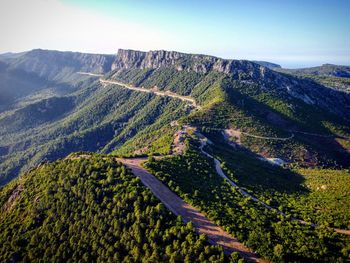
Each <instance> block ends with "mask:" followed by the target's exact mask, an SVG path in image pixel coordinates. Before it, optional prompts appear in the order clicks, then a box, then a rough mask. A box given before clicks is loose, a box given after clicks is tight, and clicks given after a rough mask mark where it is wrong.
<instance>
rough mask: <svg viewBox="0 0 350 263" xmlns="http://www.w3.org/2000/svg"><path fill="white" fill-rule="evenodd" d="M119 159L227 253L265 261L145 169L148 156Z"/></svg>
mask: <svg viewBox="0 0 350 263" xmlns="http://www.w3.org/2000/svg"><path fill="white" fill-rule="evenodd" d="M117 160H118V161H119V162H121V163H123V164H124V165H126V166H127V167H129V168H130V169H131V170H132V172H133V173H134V174H135V175H136V176H138V177H139V178H140V180H141V181H142V183H143V184H144V185H145V186H146V187H148V188H149V189H150V190H151V191H152V193H153V194H154V195H155V196H156V197H157V198H158V199H159V200H160V201H161V202H162V203H163V204H164V205H165V206H166V207H167V208H168V209H169V210H170V211H172V212H173V213H174V214H175V215H180V216H181V217H182V219H183V221H184V222H186V223H187V222H190V221H191V222H192V223H193V225H194V227H195V229H196V231H197V232H198V233H199V234H205V235H206V236H207V238H208V241H209V243H211V244H213V245H220V246H222V247H223V248H224V251H225V253H226V254H231V253H232V252H238V253H239V254H240V255H241V257H242V258H244V260H245V261H246V262H265V261H264V260H263V259H261V258H259V257H258V256H257V255H256V254H255V253H253V252H251V251H250V250H249V249H248V248H247V247H246V246H244V245H243V244H242V243H240V242H239V241H238V240H237V239H236V238H234V237H232V236H231V235H229V234H228V233H227V232H225V231H224V230H223V229H222V228H220V227H219V226H217V225H216V224H214V223H213V222H211V221H210V220H209V219H208V218H207V217H206V216H205V215H204V214H202V213H201V212H200V211H199V210H198V209H196V208H195V207H193V206H191V205H189V204H187V203H186V202H185V201H184V200H182V199H181V198H180V197H179V196H177V195H176V194H175V193H173V192H172V191H171V190H170V189H169V188H168V187H167V186H165V185H164V184H163V183H162V182H161V181H160V180H158V179H157V178H156V177H155V176H153V175H152V174H150V173H149V172H148V171H147V170H146V169H144V168H143V167H142V166H141V163H142V162H144V161H146V160H147V158H131V159H124V158H117Z"/></svg>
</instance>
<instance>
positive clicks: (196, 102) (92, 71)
mask: <svg viewBox="0 0 350 263" xmlns="http://www.w3.org/2000/svg"><path fill="white" fill-rule="evenodd" d="M265 65H266V64H265ZM280 71H283V69H279V68H273V70H272V69H270V68H269V67H266V66H264V65H259V64H258V63H255V62H252V61H248V60H227V59H223V58H218V57H213V56H207V55H197V54H185V53H180V52H175V51H163V50H161V51H149V52H141V51H135V50H119V51H118V53H117V54H116V55H98V54H84V53H74V52H59V51H49V50H33V51H29V52H25V53H23V54H20V55H18V56H17V55H11V56H10V57H9V58H7V59H6V60H2V62H1V64H0V83H1V91H2V93H1V94H8V95H7V98H10V99H2V100H1V109H0V174H1V176H0V183H1V184H2V185H3V186H2V187H1V188H0V205H1V209H2V211H3V213H2V216H1V217H0V222H1V224H0V225H1V226H2V227H3V228H4V229H2V231H1V233H2V234H1V235H0V237H1V238H2V241H3V242H2V246H1V250H2V251H3V252H2V253H0V254H1V255H4V256H3V259H4V260H5V259H7V260H11V261H21V260H27V259H28V260H30V259H31V257H32V258H35V257H37V255H39V254H40V255H44V257H45V258H52V256H53V255H55V256H57V257H58V258H59V259H61V260H69V259H71V260H73V261H74V259H76V258H85V259H86V260H87V261H89V260H90V259H91V258H89V256H90V257H92V259H96V260H97V259H100V260H103V261H107V260H112V259H111V258H112V254H113V255H116V257H117V258H116V259H113V260H115V261H118V259H125V260H126V259H128V260H129V259H130V260H132V259H135V258H137V255H139V256H140V257H141V258H145V257H147V258H151V257H152V256H154V257H155V258H158V259H159V258H160V257H162V259H164V260H165V261H167V260H168V259H171V258H172V255H173V254H175V253H177V254H180V255H181V257H180V258H178V260H180V261H181V260H182V259H183V257H182V256H183V255H185V252H184V251H185V250H186V251H187V252H188V253H190V255H191V256H190V257H192V256H193V257H194V258H196V259H197V258H198V261H203V260H201V259H202V258H203V256H204V257H205V256H206V255H207V254H205V253H209V254H210V253H212V256H213V260H214V258H215V259H218V257H220V260H228V259H227V258H222V257H223V255H222V253H221V250H220V249H218V248H212V247H210V246H209V245H208V244H207V243H205V239H203V238H201V237H198V236H197V234H195V233H194V232H193V231H192V230H191V228H190V226H189V228H188V229H187V230H186V231H189V232H186V231H185V232H184V233H186V235H185V234H184V235H185V236H186V237H184V236H177V237H176V238H177V239H176V238H175V237H174V236H171V237H169V240H168V239H167V238H168V235H169V233H172V231H174V229H177V230H176V231H180V232H181V231H182V230H179V228H180V229H184V228H185V226H182V225H180V224H179V222H177V221H176V219H175V221H174V216H173V215H172V214H170V213H169V211H168V210H166V209H165V208H164V209H163V208H162V209H158V210H157V209H156V208H152V207H154V206H155V207H158V206H159V201H157V200H158V199H159V198H160V197H159V196H158V199H156V200H154V202H153V201H152V200H153V199H154V196H153V195H152V194H150V192H149V191H148V190H146V189H145V188H144V186H142V185H141V184H140V183H139V181H138V179H133V178H132V174H131V171H130V170H128V169H125V167H124V166H123V165H122V164H121V163H118V162H116V161H115V157H120V158H121V157H123V158H122V159H118V160H123V162H124V163H125V164H127V165H129V166H131V168H133V173H134V175H137V173H141V174H143V175H145V173H147V171H148V173H151V174H152V175H153V176H154V177H155V178H157V179H158V180H160V181H161V182H162V185H163V186H162V187H166V188H168V189H170V190H171V191H172V192H173V193H176V194H177V195H178V197H179V198H181V199H182V200H183V201H184V202H186V203H187V204H190V205H192V206H193V207H196V209H198V211H201V213H203V214H205V215H206V217H207V218H208V220H210V222H214V223H215V224H216V225H217V226H218V227H221V229H224V230H225V231H226V232H227V233H229V234H230V235H231V236H233V237H235V238H237V240H238V241H240V242H242V243H244V245H245V246H247V247H248V248H250V249H251V250H252V251H255V252H257V254H258V256H260V257H263V258H265V259H267V260H272V261H276V262H279V261H285V262H290V261H293V262H295V261H298V262H309V261H310V262H314V261H323V262H337V261H339V262H341V261H344V260H347V259H348V257H349V250H348V248H349V236H348V235H347V233H348V232H349V231H348V230H347V229H349V226H350V210H349V209H348V207H350V206H349V201H348V200H350V198H349V196H350V192H349V187H348V185H349V183H350V182H349V178H350V177H349V164H350V144H349V138H350V129H349V127H350V125H349V124H350V111H349V105H350V95H349V94H348V93H346V92H344V90H342V89H341V88H340V87H341V86H340V84H339V83H341V82H337V83H338V84H339V86H338V87H337V88H335V85H333V84H332V86H330V85H328V84H325V83H326V79H324V78H327V81H331V79H330V78H337V79H339V77H322V76H316V77H317V78H316V77H315V76H313V75H298V74H294V73H286V72H280ZM310 76H313V77H310ZM319 78H321V79H319ZM341 79H343V81H344V80H346V79H347V78H341ZM327 83H330V82H327ZM332 83H333V82H332ZM338 84H337V85H338ZM2 98H3V97H2ZM86 151H89V152H94V153H95V154H90V153H89V154H87V153H86ZM73 152H78V153H75V154H73V155H71V154H72V153H73ZM67 156H68V157H67ZM87 156H90V157H87ZM136 156H137V157H138V158H136V159H135V158H134V159H133V158H131V159H130V157H136ZM140 156H154V157H150V158H149V159H147V158H141V157H140ZM62 158H64V159H63V160H61V159H62ZM143 161H144V162H145V163H143V164H141V163H142V162H143ZM145 169H147V171H145ZM140 171H141V172H140ZM18 176H19V178H16V177H18ZM145 185H146V186H148V187H149V185H147V183H146V184H145ZM111 196H114V197H115V198H112V197H111ZM130 200H131V201H130ZM137 200H139V201H137ZM159 200H160V199H159ZM117 201H118V202H117ZM116 202H117V203H116ZM68 203H69V205H67V204H68ZM163 203H164V202H163ZM24 204H26V205H24ZM27 204H28V205H27ZM132 204H133V206H131V205H132ZM118 207H123V209H118ZM72 209H73V210H74V211H73V210H72ZM153 209H156V210H157V211H155V214H154V216H155V217H157V218H160V220H163V219H164V221H162V222H163V223H162V222H161V225H162V227H161V228H160V232H161V234H160V236H159V239H157V238H155V239H154V242H156V243H155V244H154V243H150V242H151V241H150V240H149V239H148V237H149V236H152V235H149V234H148V233H149V232H150V231H152V229H154V228H151V227H150V228H148V226H153V225H154V224H155V223H156V222H155V221H152V222H151V221H147V220H148V219H145V220H146V221H144V220H143V219H144V218H146V217H147V218H149V217H148V215H149V213H151V211H153ZM124 210H125V212H123V211H124ZM134 210H135V213H131V212H130V213H129V211H134ZM140 214H141V217H140V218H141V219H142V220H138V219H137V217H138V215H140ZM58 215H59V216H58ZM98 215H103V218H102V217H100V216H98ZM136 215H137V216H136ZM146 215H147V216H146ZM134 216H135V218H134ZM53 218H55V220H53ZM114 218H116V220H114ZM106 219H108V220H106ZM20 220H22V221H23V222H22V221H20ZM178 221H180V220H178ZM16 222H21V226H22V227H20V228H18V227H17V223H16ZM52 222H57V226H56V225H53V224H52ZM110 222H113V224H111V223H110ZM118 222H119V223H118ZM120 222H123V223H120ZM145 222H146V223H145ZM164 222H168V223H169V224H165V223H164ZM64 226H66V227H67V228H65V227H64ZM90 226H91V227H94V233H96V235H95V236H91V235H90V234H89V233H91V231H90V229H89V227H90ZM7 227H8V229H11V231H6V229H7ZM28 229H30V230H28ZM76 229H79V231H80V230H83V233H84V238H83V239H81V238H80V239H79V240H80V241H79V240H77V236H76V234H75V233H80V232H79V231H77V230H76ZM171 229H173V230H171ZM102 230H103V231H102ZM22 233H23V235H22ZM51 233H55V235H54V236H60V241H59V242H58V241H57V239H55V238H53V235H51ZM102 233H105V234H106V235H107V236H106V235H105V236H103V235H102ZM145 233H146V234H145ZM154 235H156V234H154ZM188 235H190V237H189V236H188ZM9 236H13V237H14V238H12V239H13V240H12V241H13V242H9V241H8V240H9ZM96 238H98V239H99V240H98V241H97V240H96ZM183 238H185V239H186V242H187V243H186V242H185V241H184V240H183ZM118 240H125V242H119V241H118ZM140 240H141V241H140ZM177 240H178V241H177ZM84 241H86V243H84ZM139 241H140V242H139ZM170 241H171V244H170V243H166V242H170ZM164 242H165V243H164ZM179 242H182V243H184V242H185V244H184V245H183V246H182V245H181V249H180V248H179V244H180V243H179ZM197 242H198V247H196V248H195V249H192V244H194V243H196V244H197ZM58 243H60V245H58ZM141 243H142V244H144V243H145V244H146V243H147V244H148V245H147V246H146V245H145V247H144V246H141V245H140V244H141ZM43 244H45V245H43ZM112 244H113V247H112ZM165 244H166V245H165ZM239 244H240V245H242V244H241V243H239ZM156 245H157V246H159V249H155V246H156ZM164 246H165V251H164ZM242 246H243V245H242ZM57 247H58V248H57ZM167 247H168V248H167ZM205 247H207V248H205ZM53 248H55V249H53ZM185 248H186V249H185ZM203 249H204V252H203ZM75 251H76V253H75ZM96 251H97V252H96ZM111 251H112V252H113V253H112V254H111ZM116 251H117V252H118V253H119V254H117V253H114V252H116ZM210 251H211V252H210ZM31 253H32V254H31ZM203 253H204V254H203ZM118 255H119V256H118ZM27 257H28V258H27ZM234 257H235V259H234V260H237V258H236V256H234ZM92 259H91V260H92ZM91 260H90V261H91ZM164 260H163V261H164ZM218 260H219V259H218ZM234 260H233V261H234ZM156 261H157V260H156ZM158 261H159V260H158ZM160 261H162V260H160ZM189 261H190V260H189ZM194 261H195V260H194ZM214 261H215V260H214Z"/></svg>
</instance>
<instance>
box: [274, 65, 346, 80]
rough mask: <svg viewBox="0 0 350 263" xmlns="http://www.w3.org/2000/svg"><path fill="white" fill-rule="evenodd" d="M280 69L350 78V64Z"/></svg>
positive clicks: (282, 70) (300, 73)
mask: <svg viewBox="0 0 350 263" xmlns="http://www.w3.org/2000/svg"><path fill="white" fill-rule="evenodd" d="M280 71H281V72H286V73H293V74H299V75H315V76H326V77H340V78H350V66H340V65H333V64H323V65H322V66H318V67H311V68H300V69H281V70H280Z"/></svg>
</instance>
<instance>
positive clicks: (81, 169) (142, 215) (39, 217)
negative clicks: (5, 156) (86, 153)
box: [0, 156, 228, 262]
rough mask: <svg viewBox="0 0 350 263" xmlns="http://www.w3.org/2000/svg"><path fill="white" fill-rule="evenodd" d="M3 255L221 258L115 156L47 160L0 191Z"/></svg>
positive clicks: (103, 259)
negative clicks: (117, 160) (115, 159)
mask: <svg viewBox="0 0 350 263" xmlns="http://www.w3.org/2000/svg"><path fill="white" fill-rule="evenodd" d="M0 208H1V210H2V213H1V215H0V261H1V262H6V261H10V262H11V261H12V262H13V261H14V262H17V261H22V260H23V261H37V260H39V259H42V260H43V261H44V262H52V261H54V262H58V261H59V262H67V261H83V262H91V261H94V262H96V261H97V262H112V261H113V262H120V261H123V262H141V261H142V262H166V261H170V262H175V261H186V262H199V261H204V259H205V260H208V261H211V262H223V261H227V260H228V258H225V257H224V254H223V250H222V248H221V247H216V246H210V245H208V243H207V241H206V238H205V236H199V235H198V234H196V232H195V231H194V229H193V227H192V225H191V224H187V225H184V224H183V223H182V221H181V218H179V217H178V218H177V217H176V216H174V215H173V214H172V213H171V212H169V211H168V210H167V209H166V208H165V207H164V205H162V204H161V203H160V202H159V201H158V200H157V199H156V198H155V197H154V196H153V194H151V192H150V191H149V190H148V189H147V188H145V187H144V186H143V185H141V183H140V182H139V179H138V178H137V177H135V176H133V175H132V174H131V173H130V171H129V170H128V169H127V168H125V167H124V166H122V165H121V164H119V163H117V162H116V161H114V160H113V159H112V158H99V157H92V156H91V157H90V158H81V159H67V160H64V161H57V162H54V163H52V164H43V165H41V166H40V167H39V168H37V169H34V170H32V171H30V172H28V173H27V174H25V175H23V176H22V177H20V178H19V179H18V180H15V181H13V182H11V183H10V184H9V185H7V186H6V187H3V188H2V189H1V190H0Z"/></svg>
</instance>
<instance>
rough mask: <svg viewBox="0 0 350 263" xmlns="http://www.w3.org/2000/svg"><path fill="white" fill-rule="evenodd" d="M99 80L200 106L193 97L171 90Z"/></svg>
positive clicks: (195, 106)
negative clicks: (158, 89)
mask: <svg viewBox="0 0 350 263" xmlns="http://www.w3.org/2000/svg"><path fill="white" fill-rule="evenodd" d="M100 82H101V83H102V84H104V85H107V84H112V85H118V86H121V87H124V88H127V89H129V90H134V91H139V92H146V93H152V94H155V95H158V96H163V97H171V98H176V99H180V100H182V101H186V102H189V103H190V104H191V105H192V106H193V107H194V108H197V109H199V108H200V106H199V105H197V103H196V101H195V99H193V98H192V97H190V96H182V95H178V94H176V93H174V92H171V91H157V90H152V89H145V88H140V87H134V86H131V85H129V84H125V83H122V82H119V81H115V80H104V79H100Z"/></svg>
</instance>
